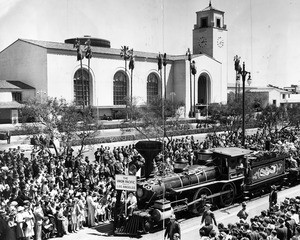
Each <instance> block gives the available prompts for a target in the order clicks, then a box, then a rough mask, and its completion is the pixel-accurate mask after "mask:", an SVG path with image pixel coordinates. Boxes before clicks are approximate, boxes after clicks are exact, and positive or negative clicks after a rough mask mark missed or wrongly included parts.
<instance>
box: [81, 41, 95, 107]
mask: <svg viewBox="0 0 300 240" xmlns="http://www.w3.org/2000/svg"><path fill="white" fill-rule="evenodd" d="M84 44H85V57H86V58H87V59H88V84H90V74H91V71H90V62H91V58H92V56H93V53H92V48H91V39H88V40H86V42H85V43H84ZM82 87H84V86H82ZM85 98H87V99H83V101H85V100H86V101H87V104H88V105H89V104H90V95H88V96H85ZM97 111H98V110H97Z"/></svg>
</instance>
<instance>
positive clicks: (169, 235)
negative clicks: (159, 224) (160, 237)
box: [164, 214, 181, 240]
mask: <svg viewBox="0 0 300 240" xmlns="http://www.w3.org/2000/svg"><path fill="white" fill-rule="evenodd" d="M175 235H176V236H178V235H179V238H174V236H175ZM180 235H181V231H180V225H179V223H178V222H177V221H176V217H175V215H174V214H172V215H171V216H170V222H169V224H168V226H167V228H166V231H165V235H164V239H170V240H174V239H180Z"/></svg>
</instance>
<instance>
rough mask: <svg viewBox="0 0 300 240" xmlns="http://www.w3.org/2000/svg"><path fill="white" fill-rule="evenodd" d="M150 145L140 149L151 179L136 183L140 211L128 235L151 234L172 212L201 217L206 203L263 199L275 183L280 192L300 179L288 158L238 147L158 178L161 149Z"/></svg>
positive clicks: (202, 156)
mask: <svg viewBox="0 0 300 240" xmlns="http://www.w3.org/2000/svg"><path fill="white" fill-rule="evenodd" d="M139 143H140V142H139ZM147 143H148V144H149V142H146V141H145V142H143V143H141V144H140V145H139V144H137V150H138V151H139V152H140V153H141V155H143V157H144V158H145V160H146V165H145V166H146V168H147V169H146V177H145V178H143V179H140V180H139V181H138V183H137V192H136V196H137V199H138V209H137V210H136V211H134V214H133V217H131V218H130V219H129V220H128V221H127V222H126V223H125V226H123V228H122V230H121V232H123V233H124V234H126V233H129V234H134V233H135V232H138V231H143V232H147V231H149V230H150V229H151V228H153V226H155V225H159V224H161V223H162V222H163V221H164V220H167V219H169V217H170V216H171V214H173V213H175V214H176V213H178V212H182V211H190V212H191V213H193V214H196V215H201V214H202V212H203V211H204V205H205V204H206V203H211V204H213V205H215V206H216V205H217V206H218V207H226V206H230V205H231V204H232V203H233V202H234V201H238V200H244V199H249V198H252V197H254V196H255V195H258V194H264V193H265V192H267V191H269V190H270V186H271V185H272V184H275V185H276V186H278V187H279V188H280V187H282V186H283V185H284V184H287V185H288V184H291V183H294V182H296V181H297V180H298V178H299V169H298V168H297V167H292V166H291V164H290V162H289V159H290V158H289V156H288V155H287V154H282V153H274V152H258V153H255V152H253V151H252V150H248V149H242V148H237V147H228V148H215V149H211V150H209V151H208V150H206V151H199V152H197V153H196V156H197V157H196V159H197V160H196V161H195V162H194V163H193V165H188V164H187V162H185V161H183V160H180V161H176V162H175V164H174V171H173V172H165V173H164V174H163V175H155V176H153V174H152V175H151V174H150V171H152V168H151V163H152V162H153V156H155V155H156V154H157V153H158V152H159V151H160V150H159V149H160V147H158V146H159V144H158V142H157V144H158V145H155V143H152V144H154V145H152V147H153V146H156V148H155V149H156V150H154V148H153V149H152V150H151V147H149V145H147ZM146 146H148V147H146ZM148 153H149V154H148ZM148 155H151V156H150V158H149V157H148ZM147 163H148V165H147ZM147 172H148V174H147Z"/></svg>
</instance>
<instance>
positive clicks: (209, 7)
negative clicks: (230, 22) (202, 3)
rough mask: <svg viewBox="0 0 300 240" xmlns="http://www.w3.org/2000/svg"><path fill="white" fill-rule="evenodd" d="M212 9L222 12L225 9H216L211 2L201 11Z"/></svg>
mask: <svg viewBox="0 0 300 240" xmlns="http://www.w3.org/2000/svg"><path fill="white" fill-rule="evenodd" d="M210 10H214V11H218V12H222V13H224V12H223V11H221V10H219V9H216V8H214V7H213V6H212V5H211V4H209V6H208V7H206V8H204V9H203V10H201V12H205V11H210Z"/></svg>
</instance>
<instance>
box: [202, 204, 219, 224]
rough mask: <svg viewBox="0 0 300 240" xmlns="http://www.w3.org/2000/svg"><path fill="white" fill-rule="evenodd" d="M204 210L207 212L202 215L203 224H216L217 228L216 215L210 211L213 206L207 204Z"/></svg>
mask: <svg viewBox="0 0 300 240" xmlns="http://www.w3.org/2000/svg"><path fill="white" fill-rule="evenodd" d="M204 208H205V210H204V213H203V215H202V219H201V224H203V223H205V225H212V224H213V223H214V224H215V225H216V226H217V221H216V218H215V214H214V213H213V212H212V211H211V210H210V208H211V204H209V203H206V204H205V206H204Z"/></svg>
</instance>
